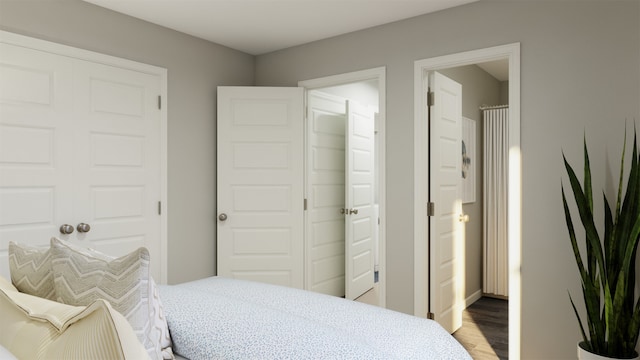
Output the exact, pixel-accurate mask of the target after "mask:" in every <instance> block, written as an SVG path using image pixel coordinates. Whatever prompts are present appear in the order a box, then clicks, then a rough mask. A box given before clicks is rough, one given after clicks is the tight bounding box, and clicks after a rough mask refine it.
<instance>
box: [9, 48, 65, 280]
mask: <svg viewBox="0 0 640 360" xmlns="http://www.w3.org/2000/svg"><path fill="white" fill-rule="evenodd" d="M72 87H73V70H72V65H71V64H70V63H69V62H68V61H67V59H65V58H62V57H60V56H57V55H52V54H49V53H45V52H41V51H37V50H32V49H27V48H23V47H20V46H16V45H8V44H0V275H3V276H5V277H8V276H9V273H8V259H7V248H8V244H9V241H16V242H21V243H25V244H31V245H48V244H49V239H50V238H51V236H52V235H55V234H58V227H59V226H60V225H61V224H62V223H64V222H67V221H71V217H72V215H73V214H72V207H71V206H72V205H71V203H69V202H67V201H66V197H67V196H68V194H70V193H71V191H72V185H71V183H70V181H71V179H72V166H73V162H72V161H70V160H69V156H70V155H71V153H72V139H73V124H72V120H73V116H72V113H73V108H72V104H73V94H72Z"/></svg>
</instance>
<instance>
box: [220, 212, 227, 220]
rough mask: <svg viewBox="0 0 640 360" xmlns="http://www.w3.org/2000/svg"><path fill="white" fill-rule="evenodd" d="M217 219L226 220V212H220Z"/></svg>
mask: <svg viewBox="0 0 640 360" xmlns="http://www.w3.org/2000/svg"><path fill="white" fill-rule="evenodd" d="M218 220H220V221H225V220H227V214H225V213H222V214H220V215H218Z"/></svg>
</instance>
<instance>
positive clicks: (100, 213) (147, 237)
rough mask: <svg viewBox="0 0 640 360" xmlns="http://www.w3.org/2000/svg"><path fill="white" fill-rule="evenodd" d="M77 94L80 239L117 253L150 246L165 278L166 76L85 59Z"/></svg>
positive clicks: (77, 72) (154, 268)
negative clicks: (162, 105) (162, 96)
mask: <svg viewBox="0 0 640 360" xmlns="http://www.w3.org/2000/svg"><path fill="white" fill-rule="evenodd" d="M74 89H75V96H74V98H75V103H74V113H75V121H74V125H73V127H74V129H73V130H74V132H73V134H74V137H75V138H74V146H75V149H74V153H73V159H74V162H75V164H74V165H75V166H74V171H73V178H74V191H73V196H72V198H73V202H74V204H73V209H74V216H73V218H74V219H76V221H75V222H74V224H73V225H74V226H76V231H75V232H74V233H73V234H75V237H76V239H77V241H78V243H79V244H82V245H83V246H87V247H91V248H94V249H97V250H99V251H102V252H104V253H107V254H110V255H114V256H120V255H124V254H126V253H129V252H131V251H133V250H135V249H137V248H139V247H142V246H144V247H146V248H147V249H149V254H150V256H151V262H150V269H151V274H153V276H154V278H155V279H157V280H159V279H160V267H161V262H160V261H159V259H160V256H161V255H160V242H159V241H158V239H159V238H160V219H161V217H160V214H159V212H158V202H159V200H160V176H159V175H160V109H159V107H158V95H159V93H160V79H159V77H158V76H155V75H150V74H146V73H142V72H138V71H132V70H127V69H122V68H118V67H113V66H107V65H102V64H97V63H92V62H87V61H80V60H78V61H77V62H76V63H75V65H74ZM80 223H85V224H88V225H89V231H86V232H82V229H81V227H80V226H78V224H80Z"/></svg>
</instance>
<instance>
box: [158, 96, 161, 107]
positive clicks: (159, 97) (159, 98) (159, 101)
mask: <svg viewBox="0 0 640 360" xmlns="http://www.w3.org/2000/svg"><path fill="white" fill-rule="evenodd" d="M161 109H162V96H160V95H158V110H161Z"/></svg>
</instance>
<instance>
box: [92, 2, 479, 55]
mask: <svg viewBox="0 0 640 360" xmlns="http://www.w3.org/2000/svg"><path fill="white" fill-rule="evenodd" d="M85 1H87V2H90V3H93V4H96V5H99V6H102V7H105V8H108V9H111V10H114V11H117V12H120V13H123V14H127V15H131V16H133V17H136V18H139V19H142V20H146V21H149V22H151V23H154V24H158V25H161V26H165V27H168V28H170V29H174V30H177V31H180V32H183V33H186V34H189V35H192V36H196V37H199V38H202V39H206V40H209V41H212V42H214V43H217V44H221V45H225V46H228V47H230V48H233V49H237V50H240V51H243V52H246V53H249V54H252V55H260V54H265V53H268V52H272V51H275V50H280V49H284V48H288V47H291V46H296V45H300V44H305V43H308V42H312V41H316V40H321V39H326V38H329V37H333V36H336V35H341V34H345V33H349V32H352V31H357V30H362V29H366V28H370V27H373V26H377V25H382V24H386V23H390V22H393V21H398V20H403V19H407V18H410V17H414V16H418V15H422V14H426V13H430V12H435V11H439V10H443V9H447V8H451V7H455V6H459V5H462V4H467V3H471V2H474V1H477V0H85Z"/></svg>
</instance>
